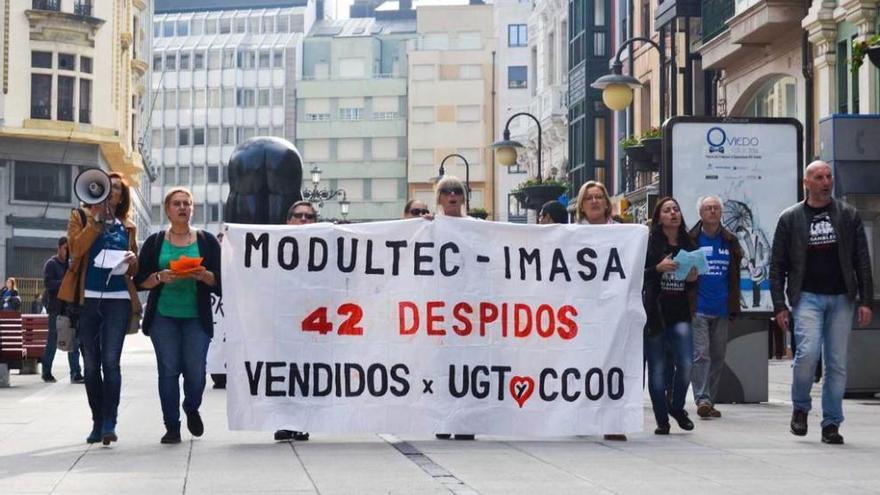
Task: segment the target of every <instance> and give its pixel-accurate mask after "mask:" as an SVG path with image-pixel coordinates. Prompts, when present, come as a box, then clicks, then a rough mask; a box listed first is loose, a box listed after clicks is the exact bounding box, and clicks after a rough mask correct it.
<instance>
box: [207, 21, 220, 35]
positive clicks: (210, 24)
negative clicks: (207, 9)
mask: <svg viewBox="0 0 880 495" xmlns="http://www.w3.org/2000/svg"><path fill="white" fill-rule="evenodd" d="M205 34H217V19H205Z"/></svg>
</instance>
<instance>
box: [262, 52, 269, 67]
mask: <svg viewBox="0 0 880 495" xmlns="http://www.w3.org/2000/svg"><path fill="white" fill-rule="evenodd" d="M269 53H270V52H269V50H260V58H259V60H260V68H261V69H268V68H269V60H270V59H269Z"/></svg>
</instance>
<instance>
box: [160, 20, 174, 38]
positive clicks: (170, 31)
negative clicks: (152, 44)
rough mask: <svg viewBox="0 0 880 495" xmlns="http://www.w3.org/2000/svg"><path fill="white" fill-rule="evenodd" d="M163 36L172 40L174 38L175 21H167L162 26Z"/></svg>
mask: <svg viewBox="0 0 880 495" xmlns="http://www.w3.org/2000/svg"><path fill="white" fill-rule="evenodd" d="M162 36H164V37H166V38H170V37H172V36H174V21H166V22H165V24H164V25H163V26H162Z"/></svg>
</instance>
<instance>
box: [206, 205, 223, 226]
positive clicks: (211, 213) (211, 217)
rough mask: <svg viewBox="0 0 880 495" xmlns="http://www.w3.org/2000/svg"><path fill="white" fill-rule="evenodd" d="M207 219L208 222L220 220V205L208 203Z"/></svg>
mask: <svg viewBox="0 0 880 495" xmlns="http://www.w3.org/2000/svg"><path fill="white" fill-rule="evenodd" d="M208 221H209V222H219V221H220V205H218V204H216V203H213V204H209V205H208Z"/></svg>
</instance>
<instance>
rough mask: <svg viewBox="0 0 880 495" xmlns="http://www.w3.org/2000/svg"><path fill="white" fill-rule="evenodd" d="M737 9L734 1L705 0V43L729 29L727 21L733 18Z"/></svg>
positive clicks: (703, 7)
mask: <svg viewBox="0 0 880 495" xmlns="http://www.w3.org/2000/svg"><path fill="white" fill-rule="evenodd" d="M735 9H736V4H735V3H734V0H703V5H702V16H703V43H706V42H708V41H709V40H711V39H712V38H714V37H716V36H718V35H719V34H721V33H723V32H724V31H725V30H726V29H727V20H728V19H730V18H731V17H733V14H734V11H735Z"/></svg>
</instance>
